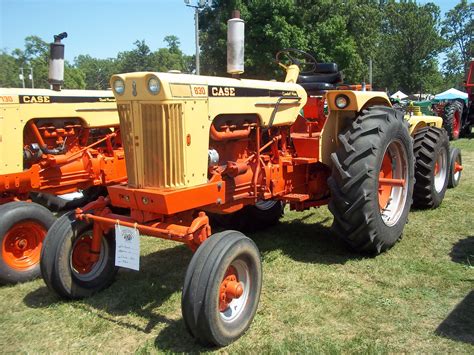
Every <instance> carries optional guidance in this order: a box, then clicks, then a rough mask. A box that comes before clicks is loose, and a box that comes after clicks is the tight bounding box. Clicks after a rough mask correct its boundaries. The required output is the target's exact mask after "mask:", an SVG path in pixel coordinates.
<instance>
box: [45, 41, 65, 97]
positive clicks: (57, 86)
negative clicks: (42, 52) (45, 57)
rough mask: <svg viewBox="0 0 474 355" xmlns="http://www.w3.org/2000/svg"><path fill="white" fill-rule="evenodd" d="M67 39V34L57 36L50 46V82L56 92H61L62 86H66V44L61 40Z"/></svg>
mask: <svg viewBox="0 0 474 355" xmlns="http://www.w3.org/2000/svg"><path fill="white" fill-rule="evenodd" d="M66 37H67V33H66V32H63V33H60V34H58V35H55V36H54V43H50V44H49V74H48V82H49V83H50V84H51V86H52V89H53V90H55V91H61V85H63V84H64V44H62V43H61V40H62V39H64V38H66Z"/></svg>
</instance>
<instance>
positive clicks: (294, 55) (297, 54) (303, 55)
mask: <svg viewBox="0 0 474 355" xmlns="http://www.w3.org/2000/svg"><path fill="white" fill-rule="evenodd" d="M284 59H287V60H286V61H285V62H289V64H284V63H283V61H284ZM275 60H276V62H277V63H278V65H279V66H281V67H283V68H285V69H286V68H287V67H288V65H291V64H295V65H297V66H299V67H300V69H302V68H304V67H308V69H307V70H301V72H300V73H301V74H310V73H312V72H314V70H315V69H316V64H318V62H317V61H316V59H314V57H313V56H312V55H311V54H309V53H307V52H305V51H302V50H300V49H296V48H285V49H282V50H281V51H279V52H278V53H277V54H276V57H275Z"/></svg>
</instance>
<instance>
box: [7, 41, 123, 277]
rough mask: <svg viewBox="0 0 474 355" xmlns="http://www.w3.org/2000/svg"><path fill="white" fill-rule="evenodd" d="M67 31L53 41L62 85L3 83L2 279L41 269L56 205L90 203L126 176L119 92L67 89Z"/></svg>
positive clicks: (53, 72) (53, 70) (57, 81)
mask: <svg viewBox="0 0 474 355" xmlns="http://www.w3.org/2000/svg"><path fill="white" fill-rule="evenodd" d="M56 37H58V36H56ZM61 38H62V37H61V36H59V38H57V40H56V43H53V44H52V45H51V51H52V53H53V56H52V60H51V61H52V62H55V63H54V64H53V65H52V66H50V81H51V82H52V84H53V87H54V88H55V90H49V89H6V88H0V163H1V165H0V244H1V248H2V250H1V254H0V282H1V283H12V282H22V281H26V280H30V279H32V278H34V277H37V276H39V274H40V267H39V260H40V253H41V246H42V243H43V239H44V237H45V236H46V233H47V230H48V229H49V227H50V226H51V225H52V224H53V222H54V221H55V220H56V218H55V216H54V215H53V213H52V212H51V211H50V210H55V209H56V210H57V209H61V208H72V207H74V206H76V207H77V206H80V205H83V204H85V203H87V202H89V201H91V200H94V199H96V198H97V197H98V195H99V193H100V191H101V189H104V186H105V185H107V184H111V183H118V182H122V181H126V168H125V160H124V159H125V157H124V152H123V148H122V143H121V138H120V130H119V120H118V114H117V106H116V104H115V98H114V96H113V94H112V93H111V91H97V90H59V88H60V85H61V82H62V78H61V77H62V71H61V70H62V68H63V60H62V58H63V57H62V55H61V53H59V54H58V50H59V51H62V53H63V51H64V47H63V44H62V43H60V39H61ZM58 62H59V63H58ZM58 71H59V76H58ZM31 200H33V201H36V202H39V203H41V204H42V205H44V206H46V207H48V208H45V207H43V206H42V205H40V204H38V203H35V202H31Z"/></svg>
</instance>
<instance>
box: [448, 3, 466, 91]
mask: <svg viewBox="0 0 474 355" xmlns="http://www.w3.org/2000/svg"><path fill="white" fill-rule="evenodd" d="M441 34H442V35H443V36H444V37H445V38H446V45H447V50H448V53H447V56H446V60H445V62H444V65H443V71H444V73H445V75H446V77H447V78H448V79H449V80H450V81H451V82H452V83H453V86H454V85H455V86H458V87H461V82H462V80H463V79H464V75H465V72H466V71H467V68H468V66H469V61H470V59H471V58H472V57H473V56H474V37H473V36H474V3H472V2H471V3H468V2H467V1H466V0H461V1H460V2H459V3H458V4H457V5H456V6H455V7H454V8H453V9H451V10H450V11H448V13H447V14H446V17H445V19H444V20H443V22H442V29H441Z"/></svg>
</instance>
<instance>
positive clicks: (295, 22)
mask: <svg viewBox="0 0 474 355" xmlns="http://www.w3.org/2000/svg"><path fill="white" fill-rule="evenodd" d="M233 9H239V10H240V11H241V17H242V18H243V19H244V20H245V22H246V33H245V35H246V39H245V40H246V45H245V65H246V76H249V77H254V78H266V79H268V78H274V77H276V76H280V77H282V74H281V72H280V71H279V69H278V68H277V67H276V66H275V63H274V61H273V58H274V55H275V54H276V52H277V51H279V50H281V49H283V48H288V47H291V48H298V49H302V50H305V51H308V52H310V53H312V54H313V55H314V56H315V57H316V59H317V60H318V61H321V62H336V63H337V64H338V65H339V68H340V69H342V70H343V71H344V74H345V80H346V82H361V81H368V76H369V73H368V62H369V60H370V59H371V60H373V63H374V83H375V86H376V87H379V88H382V89H385V88H387V89H390V90H398V89H402V90H405V91H408V92H418V91H419V90H420V88H421V89H422V90H423V91H426V90H435V91H436V90H438V89H439V88H440V87H441V88H442V86H443V80H444V79H443V77H442V76H441V74H440V73H439V70H438V65H437V56H438V54H439V53H440V52H441V51H442V50H443V48H444V46H445V42H444V41H443V40H442V38H441V36H440V12H439V8H438V7H437V6H436V5H434V4H432V3H428V4H425V5H421V4H418V3H416V2H415V1H406V0H405V1H400V2H396V1H393V0H390V1H377V0H363V1H361V0H335V1H330V0H316V1H314V0H278V1H270V0H252V1H250V0H248V1H243V0H240V1H239V0H233V1H222V0H214V1H213V2H212V6H210V7H207V8H206V9H204V10H203V11H202V13H201V15H200V24H201V28H200V30H201V49H202V58H203V60H202V66H203V68H202V70H203V72H204V73H206V74H211V75H224V74H225V69H226V68H225V63H226V22H227V19H228V18H229V17H230V14H231V11H232V10H233Z"/></svg>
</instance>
